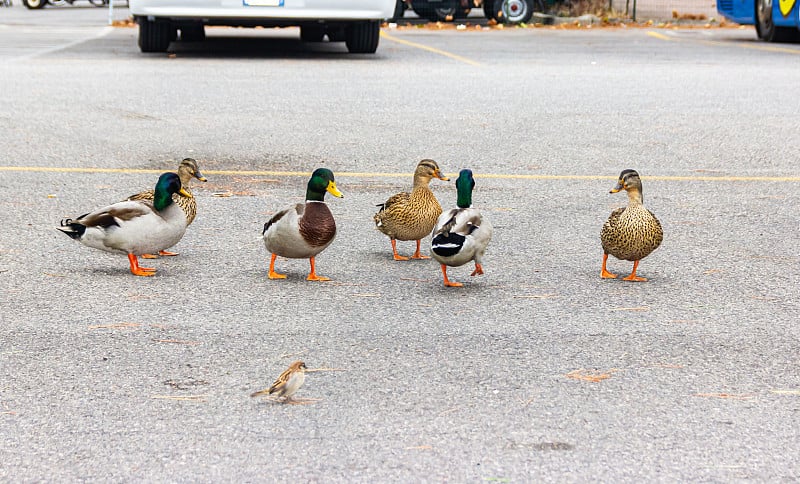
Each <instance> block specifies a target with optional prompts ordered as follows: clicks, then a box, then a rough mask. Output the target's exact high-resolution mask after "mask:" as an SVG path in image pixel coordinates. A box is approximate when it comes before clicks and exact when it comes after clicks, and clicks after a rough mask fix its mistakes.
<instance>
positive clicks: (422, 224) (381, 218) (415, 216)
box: [373, 160, 449, 260]
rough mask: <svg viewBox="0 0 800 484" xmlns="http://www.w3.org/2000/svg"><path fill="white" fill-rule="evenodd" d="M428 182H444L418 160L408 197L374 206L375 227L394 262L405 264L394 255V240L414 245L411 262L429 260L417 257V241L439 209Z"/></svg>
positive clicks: (428, 230) (438, 172)
mask: <svg viewBox="0 0 800 484" xmlns="http://www.w3.org/2000/svg"><path fill="white" fill-rule="evenodd" d="M432 178H438V179H440V180H444V181H448V180H449V178H447V177H446V176H444V175H442V172H441V170H440V169H439V165H438V164H437V163H436V162H435V161H433V160H422V161H420V162H419V164H418V165H417V169H416V171H415V172H414V187H413V188H412V190H411V193H408V192H401V193H398V194H396V195H392V196H391V197H389V199H388V200H386V202H384V203H381V204H379V205H378V207H380V209H379V210H378V213H376V214H375V216H374V217H373V219H374V220H375V226H376V227H377V228H378V230H380V231H381V232H383V233H384V234H386V235H388V236H389V239H390V240H391V241H392V254H393V255H394V260H408V257H403V256H401V255H400V254H398V253H397V241H398V240H415V241H417V251H416V252H414V255H412V256H411V258H412V259H429V258H430V257H428V256H424V255H422V254H421V253H420V251H419V248H420V241H421V239H422V238H423V237H425V236H427V235H428V234H430V233H431V230H433V226H434V225H435V224H436V219H437V218H438V217H439V215H441V214H442V206H441V205H439V201H438V200H437V199H436V196H434V194H433V192H432V191H431V189H430V187H429V186H428V185H429V184H430V182H431V179H432Z"/></svg>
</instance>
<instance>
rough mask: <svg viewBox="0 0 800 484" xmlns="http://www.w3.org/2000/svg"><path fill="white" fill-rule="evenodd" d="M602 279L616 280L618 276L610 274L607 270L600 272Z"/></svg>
mask: <svg viewBox="0 0 800 484" xmlns="http://www.w3.org/2000/svg"><path fill="white" fill-rule="evenodd" d="M600 277H602V278H603V279H616V278H617V275H616V274H612V273H610V272H608V271H607V270H605V269H603V270H602V271H600Z"/></svg>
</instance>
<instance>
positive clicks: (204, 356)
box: [0, 6, 800, 482]
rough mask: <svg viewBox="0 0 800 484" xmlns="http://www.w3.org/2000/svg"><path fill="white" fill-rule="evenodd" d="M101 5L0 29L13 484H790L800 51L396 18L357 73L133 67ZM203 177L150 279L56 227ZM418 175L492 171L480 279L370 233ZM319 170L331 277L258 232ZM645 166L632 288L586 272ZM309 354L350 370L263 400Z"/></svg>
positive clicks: (283, 53)
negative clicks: (182, 232) (647, 214)
mask: <svg viewBox="0 0 800 484" xmlns="http://www.w3.org/2000/svg"><path fill="white" fill-rule="evenodd" d="M123 13H124V12H120V15H123ZM40 14H42V15H40ZM58 15H63V17H58ZM105 15H106V12H104V11H103V10H102V9H93V8H82V9H78V8H74V9H66V8H65V9H49V10H46V11H44V12H28V11H27V10H25V9H23V8H21V7H20V6H15V7H13V8H12V9H10V10H5V9H0V66H2V68H0V85H1V86H2V90H3V95H2V96H1V97H0V125H2V127H3V131H2V136H0V204H2V214H3V215H2V220H3V227H4V230H3V231H2V232H0V289H2V291H1V292H0V298H2V299H1V301H2V325H0V437H1V438H0V480H4V481H12V482H18V481H29V482H32V481H80V480H86V481H178V482H184V481H267V480H268V481H282V482H289V481H291V482H305V481H318V482H345V481H346V482H422V481H426V482H427V481H455V482H463V481H469V482H486V481H489V482H492V481H500V482H533V481H557V482H582V481H583V482H585V481H603V482H642V481H650V482H674V481H708V482H730V481H743V480H751V481H763V482H767V481H769V482H791V481H796V480H798V479H800V464H799V463H798V461H797V459H796V456H797V455H798V453H800V440H799V439H798V438H797V435H798V425H799V424H800V375H799V372H798V367H799V366H798V365H800V356H798V355H800V326H798V324H797V319H798V318H797V316H798V302H797V294H798V291H797V285H798V282H799V281H798V278H799V276H798V256H799V255H798V249H797V232H798V225H797V220H798V215H800V214H799V213H798V212H799V211H800V209H798V207H800V203H798V202H799V201H800V200H799V199H800V194H799V193H798V183H800V179H798V176H797V168H796V167H797V162H798V157H797V155H796V152H797V149H796V147H797V146H798V145H800V124H798V123H797V112H798V107H800V102H799V98H798V94H797V89H796V86H797V85H800V84H799V82H798V81H800V70H799V69H797V66H798V60H800V57H798V55H800V46H798V45H782V46H768V45H766V44H762V43H759V42H757V41H755V35H754V33H753V32H752V31H751V29H743V30H734V29H719V30H685V31H680V30H679V31H667V30H654V31H650V30H647V29H627V30H620V29H617V30H602V29H600V30H594V31H574V30H550V29H536V30H533V29H529V30H517V29H509V30H505V31H480V32H479V31H471V30H470V31H466V32H464V31H455V30H448V31H431V30H425V29H408V30H388V29H387V30H386V31H385V34H388V37H384V38H383V39H382V41H381V46H380V48H379V51H378V53H377V54H376V55H374V56H352V55H348V54H347V53H346V50H345V48H344V46H342V45H337V44H321V45H316V46H306V45H303V44H301V43H300V42H299V40H297V39H296V37H297V31H295V30H292V29H284V30H281V31H264V30H262V31H256V32H247V31H239V30H235V31H230V30H226V29H214V30H213V31H211V32H210V33H209V37H210V39H209V41H208V42H206V43H205V44H204V45H191V46H187V45H179V44H173V47H172V52H171V54H172V55H169V56H168V55H141V54H140V53H139V52H138V49H137V47H136V31H135V29H126V28H117V29H107V28H106V27H105V26H104V25H103V22H104V20H105V18H106V17H105ZM418 46H426V47H429V48H433V49H436V51H431V50H423V49H421V48H419V47H418ZM444 54H452V55H455V56H458V57H448V56H446V55H444ZM772 89H775V91H774V92H773V91H772ZM185 156H192V157H194V158H196V159H198V160H199V163H200V167H201V169H202V170H203V171H204V172H205V173H206V175H207V176H208V178H209V182H208V183H206V184H203V185H199V186H195V188H194V192H195V195H196V197H197V199H198V204H199V207H200V208H199V215H198V218H197V220H196V222H195V223H194V225H192V226H191V227H190V228H189V230H188V232H187V234H186V236H185V237H184V239H183V240H182V241H181V242H180V244H179V245H178V246H177V247H176V250H177V251H179V252H180V253H181V255H180V256H179V257H175V258H169V259H162V260H158V261H153V262H151V263H148V265H150V266H153V267H156V268H158V270H159V273H158V275H157V276H156V277H153V278H137V277H134V276H132V275H130V274H129V272H128V269H127V261H126V260H125V258H124V257H121V256H113V255H109V254H105V253H102V252H99V251H95V250H92V249H89V248H86V247H83V246H80V245H79V244H76V243H75V242H73V241H71V240H69V239H68V238H66V237H64V236H63V235H61V234H60V233H58V232H57V231H56V230H55V229H54V226H55V225H57V223H58V221H59V220H60V219H61V218H64V217H68V216H76V215H79V214H81V213H85V212H86V211H89V210H91V209H94V208H97V207H99V206H102V205H105V204H107V203H110V202H113V201H116V200H119V199H121V198H124V197H125V196H127V195H130V194H132V193H135V192H137V191H140V190H142V189H146V188H150V187H151V186H152V185H153V184H154V182H155V179H156V178H157V172H159V171H166V170H172V169H174V168H175V167H176V165H177V163H178V160H180V159H181V158H183V157H185ZM426 157H430V158H433V159H435V160H437V161H438V162H439V164H440V166H441V167H442V168H443V170H444V171H445V172H447V173H449V174H451V175H455V174H456V173H457V172H458V170H459V169H461V168H463V167H469V168H472V169H473V170H474V171H475V173H476V174H478V175H487V174H491V175H497V176H496V177H483V178H478V179H477V183H478V186H477V191H476V193H475V198H474V199H475V204H476V206H478V207H480V208H482V209H483V210H484V211H485V213H486V214H488V216H489V217H491V219H492V221H493V224H494V226H495V236H494V240H493V241H492V244H491V246H490V248H489V251H488V253H487V257H486V260H485V264H484V268H485V270H486V275H485V276H482V277H478V278H470V277H469V275H468V274H469V272H470V271H471V268H467V267H464V268H460V269H454V270H451V271H450V275H451V277H452V278H453V279H455V280H457V281H461V282H465V283H466V284H465V287H464V288H461V289H446V288H444V287H443V286H442V284H441V275H440V273H439V269H438V267H437V265H436V264H435V263H434V262H432V261H412V262H405V263H400V262H394V261H392V260H391V256H390V247H389V241H388V239H386V238H385V237H384V236H382V235H381V234H380V233H378V232H377V231H375V230H374V228H373V223H372V219H371V215H372V213H373V211H374V204H376V203H380V202H382V201H384V200H385V199H386V198H387V197H388V196H389V195H391V194H393V193H395V192H397V191H400V190H404V189H407V188H408V187H409V186H410V183H411V176H410V173H411V172H412V171H413V168H414V166H415V165H416V163H417V162H418V161H419V160H420V159H421V158H426ZM318 166H327V167H329V168H331V169H332V170H333V171H334V172H335V173H336V174H337V183H338V186H339V188H340V189H341V190H342V192H343V193H344V194H345V198H344V199H333V200H329V204H330V207H331V209H332V211H333V212H334V214H335V216H336V219H337V224H338V227H339V235H338V237H337V239H336V241H335V242H334V244H333V245H332V246H331V247H330V248H329V249H328V250H326V251H325V252H324V253H323V254H321V255H320V257H319V258H318V261H317V270H318V272H319V273H320V274H322V275H326V276H328V277H331V279H332V281H331V282H329V283H309V282H306V281H305V280H304V278H305V275H306V274H307V271H308V264H307V261H302V260H279V262H278V269H279V270H280V271H282V272H287V273H288V275H289V277H288V279H287V280H285V281H270V280H268V279H267V277H266V272H267V263H268V254H267V253H266V251H265V249H264V246H263V243H262V241H261V240H260V239H259V234H260V231H261V228H262V226H263V223H264V222H265V221H266V220H267V219H268V217H269V216H270V214H272V213H273V212H274V211H275V210H277V209H279V208H281V207H282V206H284V205H286V204H288V203H295V202H297V201H299V200H301V199H302V195H303V194H304V190H305V183H306V181H307V179H306V177H305V176H295V175H287V174H282V173H279V172H283V171H291V172H295V171H299V172H310V171H312V170H313V169H314V168H316V167H318ZM629 167H630V168H635V169H637V170H639V172H640V173H641V174H642V175H643V176H644V191H645V193H644V194H645V202H646V205H647V206H648V207H649V208H650V209H651V210H652V211H653V212H654V213H655V214H656V215H657V216H658V217H659V218H660V220H661V222H662V224H663V225H664V228H665V233H666V236H665V241H664V244H663V246H662V247H661V248H660V249H659V250H658V251H656V252H655V253H654V254H652V255H651V256H649V257H648V258H646V259H645V260H644V261H643V262H642V263H641V264H640V267H639V274H640V275H642V276H645V277H648V278H650V281H649V282H647V283H640V284H636V283H625V282H623V281H618V280H613V281H611V280H601V279H600V278H599V271H600V261H601V255H602V250H601V248H600V244H599V239H598V234H599V231H600V227H601V225H602V223H603V221H604V220H605V218H606V217H607V216H608V213H609V212H610V211H611V210H612V209H613V208H615V207H617V206H620V205H622V204H624V203H625V197H624V195H622V194H617V195H611V194H609V193H608V190H609V189H610V188H611V187H612V186H613V184H614V181H615V178H616V176H617V175H618V174H619V172H620V171H621V170H622V169H623V168H629ZM76 168H89V169H120V170H121V172H112V173H109V172H99V171H97V170H94V171H92V170H90V171H89V172H75V171H71V170H72V169H76ZM45 169H51V170H53V171H45ZM132 170H155V171H154V172H152V173H150V172H138V171H132ZM247 171H258V172H261V173H255V174H253V173H247ZM267 172H270V173H267ZM561 176H563V177H564V178H558V177H561ZM731 177H743V178H740V179H732V178H731ZM758 177H766V178H758ZM432 185H433V187H434V191H435V193H436V194H437V196H438V197H439V199H440V200H441V201H442V205H443V206H445V207H448V206H451V205H453V204H454V202H455V189H454V187H453V186H452V183H450V184H447V183H442V182H438V181H434V182H433V183H432ZM220 194H222V195H225V196H218V195H220ZM426 242H427V241H426ZM412 245H413V244H412V243H400V248H401V252H403V253H406V254H409V253H410V252H411V250H412ZM425 249H426V250H427V249H428V248H427V247H425ZM630 268H631V264H630V263H627V262H620V261H615V260H612V261H611V263H610V269H612V270H613V271H615V272H618V273H620V274H627V272H628V271H629V270H630ZM297 358H301V359H303V360H304V361H306V363H307V364H308V366H309V367H310V368H335V369H340V370H342V371H327V372H316V373H310V374H309V375H308V378H307V380H306V385H305V386H304V387H303V388H302V389H301V390H300V392H299V394H298V396H299V397H304V398H317V399H321V400H320V401H318V402H316V403H313V404H309V405H280V404H272V403H269V402H265V401H263V400H260V401H259V400H256V399H251V398H250V397H249V396H248V395H249V394H250V393H251V392H252V391H255V390H257V389H261V388H263V387H265V386H268V385H269V384H270V383H271V382H272V381H273V380H274V379H275V378H276V377H277V376H278V375H279V374H280V372H281V371H283V369H285V368H286V367H287V366H288V365H289V363H290V362H291V361H293V360H294V359H297ZM580 377H583V379H582V378H580ZM591 377H596V379H597V380H599V381H588V380H589V379H591ZM165 397H169V398H165Z"/></svg>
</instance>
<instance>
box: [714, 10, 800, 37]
mask: <svg viewBox="0 0 800 484" xmlns="http://www.w3.org/2000/svg"><path fill="white" fill-rule="evenodd" d="M717 12H719V13H720V15H722V16H723V17H725V18H726V19H728V20H732V21H734V22H736V23H738V24H742V25H755V26H756V33H757V34H758V38H760V39H761V40H765V41H767V42H795V41H800V1H798V0H777V1H773V0H717Z"/></svg>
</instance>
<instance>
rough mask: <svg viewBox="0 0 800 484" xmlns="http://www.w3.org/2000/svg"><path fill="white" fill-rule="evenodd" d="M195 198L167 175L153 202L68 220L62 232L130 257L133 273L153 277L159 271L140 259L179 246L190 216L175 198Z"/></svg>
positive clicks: (120, 204) (118, 205) (137, 202)
mask: <svg viewBox="0 0 800 484" xmlns="http://www.w3.org/2000/svg"><path fill="white" fill-rule="evenodd" d="M174 194H180V195H182V196H184V197H191V196H192V195H191V193H189V192H187V191H186V190H184V189H183V187H182V186H181V180H180V178H179V177H178V175H176V174H175V173H164V174H162V175H161V176H160V177H159V179H158V183H157V184H156V186H155V189H154V190H153V200H152V201H149V200H126V201H122V202H117V203H115V204H113V205H108V206H106V207H103V208H100V209H97V210H95V211H93V212H90V213H87V214H84V215H81V216H80V217H78V218H77V219H69V218H68V219H64V220H62V221H61V226H60V227H57V228H58V230H60V231H62V232H64V233H65V234H67V235H68V236H69V237H71V238H72V239H74V240H77V241H79V242H80V243H82V244H84V245H86V246H88V247H93V248H95V249H100V250H104V251H106V252H117V253H124V254H127V255H128V260H129V262H130V266H131V273H133V274H134V275H137V276H152V275H154V274H155V273H156V270H155V269H152V268H149V267H140V266H139V259H138V256H140V255H143V254H152V253H154V252H158V251H161V250H164V249H168V248H170V247H172V246H173V245H175V244H177V243H178V241H180V240H181V237H183V234H184V233H185V232H186V216H185V214H184V212H183V210H181V208H180V207H179V206H178V205H177V204H176V203H175V202H174V200H173V198H172V196H173V195H174Z"/></svg>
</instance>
